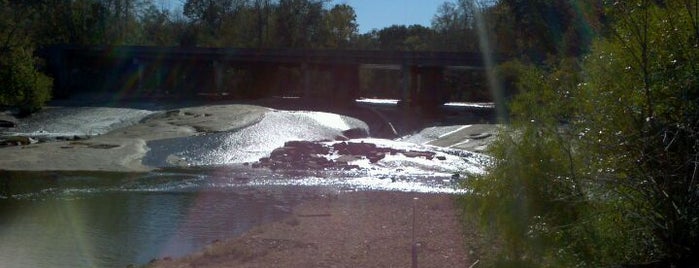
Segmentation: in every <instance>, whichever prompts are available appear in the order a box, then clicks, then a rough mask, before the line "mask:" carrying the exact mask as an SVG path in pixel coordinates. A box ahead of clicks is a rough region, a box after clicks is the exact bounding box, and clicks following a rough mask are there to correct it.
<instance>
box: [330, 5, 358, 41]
mask: <svg viewBox="0 0 699 268" xmlns="http://www.w3.org/2000/svg"><path fill="white" fill-rule="evenodd" d="M325 27H326V31H327V35H328V36H327V40H326V43H325V47H326V48H347V47H348V46H349V45H350V44H351V43H352V41H353V39H354V38H355V37H356V35H357V27H358V25H357V15H356V14H355V13H354V9H353V8H352V7H351V6H349V5H346V4H341V5H335V6H333V8H332V9H330V11H328V12H327V14H326V15H325Z"/></svg>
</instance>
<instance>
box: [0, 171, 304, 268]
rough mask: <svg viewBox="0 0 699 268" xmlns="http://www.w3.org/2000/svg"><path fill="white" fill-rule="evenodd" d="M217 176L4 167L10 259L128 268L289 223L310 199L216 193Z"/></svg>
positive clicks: (276, 192)
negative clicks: (252, 230)
mask: <svg viewBox="0 0 699 268" xmlns="http://www.w3.org/2000/svg"><path fill="white" fill-rule="evenodd" d="M209 180H211V178H207V177H205V176H202V175H199V174H197V172H194V171H186V172H174V171H163V172H154V173H107V172H7V171H2V172H0V259H1V260H3V264H4V265H9V267H124V266H126V265H128V264H144V263H147V262H148V261H149V260H151V259H153V258H163V257H167V256H170V257H179V256H184V255H186V254H189V253H192V252H194V251H197V250H200V249H202V248H203V247H204V246H205V245H207V244H210V243H211V242H212V241H214V240H219V239H220V240H224V239H228V238H232V237H236V236H238V235H240V234H242V233H243V232H245V231H247V230H249V229H250V228H252V227H254V226H257V225H259V224H264V223H268V222H272V221H276V220H280V219H282V218H284V217H286V216H287V215H288V214H289V213H290V207H291V206H292V205H293V204H294V203H295V202H298V201H299V200H300V199H302V198H304V193H303V191H297V190H294V189H293V187H283V188H282V187H277V188H275V187H266V188H264V189H261V188H252V187H245V186H244V185H243V184H241V185H240V187H227V188H220V187H219V188H216V187H208V186H207V185H209V184H208V183H207V181H209ZM232 182H234V183H235V180H232ZM306 193H308V192H306Z"/></svg>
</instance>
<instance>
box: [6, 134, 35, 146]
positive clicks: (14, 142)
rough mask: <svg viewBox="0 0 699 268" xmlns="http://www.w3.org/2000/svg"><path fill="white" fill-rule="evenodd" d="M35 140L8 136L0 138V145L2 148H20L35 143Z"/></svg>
mask: <svg viewBox="0 0 699 268" xmlns="http://www.w3.org/2000/svg"><path fill="white" fill-rule="evenodd" d="M37 142H38V141H37V140H36V139H33V138H31V137H25V136H8V137H2V138H0V145H2V146H21V145H29V144H34V143H37Z"/></svg>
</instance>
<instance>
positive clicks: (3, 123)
mask: <svg viewBox="0 0 699 268" xmlns="http://www.w3.org/2000/svg"><path fill="white" fill-rule="evenodd" d="M14 127H17V123H15V122H12V121H9V120H0V128H14Z"/></svg>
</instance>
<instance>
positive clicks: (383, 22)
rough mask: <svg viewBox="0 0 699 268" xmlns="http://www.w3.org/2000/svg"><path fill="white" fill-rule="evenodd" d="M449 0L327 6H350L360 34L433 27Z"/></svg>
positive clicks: (360, 0) (362, 0)
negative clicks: (439, 9)
mask: <svg viewBox="0 0 699 268" xmlns="http://www.w3.org/2000/svg"><path fill="white" fill-rule="evenodd" d="M446 1H447V0H332V1H330V2H329V3H327V4H326V7H327V8H331V7H332V6H333V5H335V4H348V5H350V6H352V7H353V8H354V12H355V13H356V14H357V24H359V33H360V34H363V33H367V32H369V31H371V30H372V29H382V28H384V27H388V26H391V25H394V24H398V25H413V24H420V25H422V26H425V27H430V26H431V25H432V17H433V16H434V15H435V14H437V7H439V6H440V5H441V4H442V3H444V2H446ZM158 2H160V3H167V4H169V6H170V9H174V8H177V7H180V8H181V6H182V3H183V2H184V0H158V1H156V3H158Z"/></svg>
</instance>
